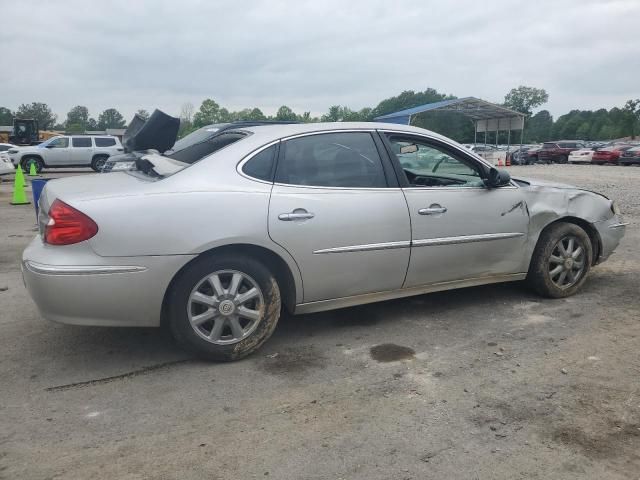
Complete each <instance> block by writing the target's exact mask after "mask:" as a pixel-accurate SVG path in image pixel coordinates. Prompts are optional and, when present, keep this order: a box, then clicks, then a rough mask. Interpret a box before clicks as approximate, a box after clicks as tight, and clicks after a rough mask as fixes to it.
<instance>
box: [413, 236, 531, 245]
mask: <svg viewBox="0 0 640 480" xmlns="http://www.w3.org/2000/svg"><path fill="white" fill-rule="evenodd" d="M523 236H524V233H516V232H514V233H485V234H482V235H461V236H458V237H441V238H425V239H423V240H414V241H413V242H411V246H412V247H430V246H433V245H456V244H458V243H474V242H488V241H491V240H503V239H506V238H516V237H523Z"/></svg>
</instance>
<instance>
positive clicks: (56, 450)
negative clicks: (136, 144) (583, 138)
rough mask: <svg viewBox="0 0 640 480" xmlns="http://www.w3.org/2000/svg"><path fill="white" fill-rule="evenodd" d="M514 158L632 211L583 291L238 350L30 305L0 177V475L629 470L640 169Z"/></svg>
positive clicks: (25, 210) (376, 322)
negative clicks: (195, 352) (182, 343)
mask: <svg viewBox="0 0 640 480" xmlns="http://www.w3.org/2000/svg"><path fill="white" fill-rule="evenodd" d="M510 171H511V173H512V175H514V176H522V177H527V176H529V177H537V178H542V179H549V180H554V181H562V182H566V183H573V184H577V185H580V186H585V187H591V188H593V189H597V190H599V191H601V192H603V193H605V194H607V195H609V196H610V197H612V198H615V199H617V200H618V201H619V203H620V206H621V209H622V211H623V213H624V214H625V216H626V219H627V221H629V222H631V225H630V226H629V227H628V228H627V234H626V237H625V238H624V240H623V242H622V244H621V245H620V246H619V248H618V250H617V252H616V253H615V254H614V255H613V256H612V257H611V258H610V259H609V260H608V261H607V262H606V263H604V264H602V265H600V266H598V267H596V268H595V269H594V270H593V271H592V272H591V275H590V278H589V280H588V281H587V283H586V285H585V287H584V289H583V291H582V292H581V293H580V294H578V295H577V296H574V297H571V298H568V299H564V300H546V299H542V298H539V297H537V296H536V295H534V294H533V293H531V292H529V291H528V290H527V289H526V288H524V287H523V286H522V285H520V284H503V285H491V286H486V287H479V288H469V289H464V290H457V291H451V292H444V293H437V294H431V295H424V296H419V297H413V298H408V299H403V300H397V301H390V302H386V303H380V304H373V305H367V306H362V307H356V308H350V309H344V310H339V311H334V312H327V313H322V314H315V315H305V316H302V317H287V318H284V319H282V321H281V324H280V325H279V328H278V329H277V331H276V333H275V335H274V336H273V338H272V339H271V340H270V341H269V342H268V343H267V344H266V345H265V346H264V347H263V348H262V349H261V350H260V351H259V352H258V353H257V354H255V355H253V356H251V357H250V358H247V359H245V360H243V361H240V362H237V363H232V364H208V363H204V362H201V361H196V360H193V359H192V358H190V357H189V356H188V355H186V354H184V353H183V352H181V351H180V350H178V349H177V348H176V347H175V346H174V345H173V343H172V342H171V340H170V339H169V338H168V337H167V336H166V335H165V334H163V333H162V332H161V331H160V330H157V329H107V328H85V327H71V326H65V325H57V324H53V323H49V322H47V321H44V320H42V319H41V318H40V316H39V314H38V311H37V310H36V308H35V306H34V304H33V302H32V301H31V300H30V298H29V297H28V295H27V292H26V291H25V289H24V287H23V285H22V280H21V276H20V269H19V257H20V254H21V251H22V249H23V248H24V247H25V245H26V244H27V243H28V242H29V241H30V239H31V238H32V237H33V235H34V234H35V233H34V222H35V216H34V213H33V207H32V206H20V207H14V206H10V205H9V204H8V203H9V196H10V191H11V190H10V184H7V183H5V184H3V185H0V242H1V243H0V246H1V248H0V478H2V479H12V480H13V479H23V478H25V479H54V478H55V479H68V478H70V479H88V478H118V479H131V480H133V479H181V480H182V479H184V480H190V479H203V478H207V479H250V478H276V479H327V478H330V479H341V478H342V479H367V480H369V479H449V478H451V479H518V478H539V479H556V478H562V479H573V478H575V479H578V478H579V479H585V478H589V479H604V478H607V479H629V478H632V479H638V478H640V323H639V320H640V289H639V287H640V252H639V250H638V248H637V245H638V244H639V243H640V234H639V233H638V226H639V224H640V189H639V188H638V185H640V168H624V167H592V166H589V165H586V166H573V165H551V166H531V167H511V170H510ZM105 294H107V292H105Z"/></svg>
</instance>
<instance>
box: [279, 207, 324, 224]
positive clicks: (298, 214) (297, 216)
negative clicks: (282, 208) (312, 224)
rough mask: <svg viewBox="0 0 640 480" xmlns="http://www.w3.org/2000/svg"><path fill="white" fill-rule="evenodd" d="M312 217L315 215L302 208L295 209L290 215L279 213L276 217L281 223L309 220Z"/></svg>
mask: <svg viewBox="0 0 640 480" xmlns="http://www.w3.org/2000/svg"><path fill="white" fill-rule="evenodd" d="M313 217H315V215H314V214H313V213H311V212H307V211H306V210H305V209H304V208H296V209H295V210H294V211H293V212H291V213H281V214H280V215H278V220H282V221H283V222H293V221H296V220H309V219H310V218H313Z"/></svg>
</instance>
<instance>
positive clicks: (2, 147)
mask: <svg viewBox="0 0 640 480" xmlns="http://www.w3.org/2000/svg"><path fill="white" fill-rule="evenodd" d="M10 148H11V147H10V146H8V145H0V152H6V151H7V150H9V149H10Z"/></svg>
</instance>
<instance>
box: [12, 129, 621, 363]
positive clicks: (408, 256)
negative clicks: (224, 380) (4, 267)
mask: <svg viewBox="0 0 640 480" xmlns="http://www.w3.org/2000/svg"><path fill="white" fill-rule="evenodd" d="M167 135H168V134H167ZM167 135H165V137H166V136H167ZM173 135H174V136H173V138H172V141H170V142H169V143H170V144H173V141H174V140H175V134H173ZM224 135H226V137H225V141H224V142H223V143H224V145H223V146H222V147H221V148H214V149H211V150H207V149H203V151H207V152H208V153H207V154H205V155H204V157H203V158H202V159H200V160H199V161H196V162H193V163H185V162H181V161H179V160H177V159H174V158H167V157H165V156H163V155H160V154H159V153H157V152H154V151H153V150H149V148H152V147H153V144H154V142H153V141H151V142H146V144H145V148H147V151H146V152H142V153H141V152H138V153H137V154H136V155H134V157H135V158H134V160H133V161H134V164H135V167H136V168H135V169H134V170H131V171H121V172H113V173H108V174H96V175H92V176H83V177H82V178H65V179H59V180H52V181H50V182H48V183H47V186H46V188H45V190H44V192H43V195H42V197H41V200H40V235H39V236H38V237H37V238H35V239H34V240H33V242H32V243H31V244H30V245H29V246H28V247H27V249H26V250H25V251H24V254H23V275H24V279H25V283H26V286H27V288H28V290H29V292H30V294H31V296H32V297H33V299H34V300H35V302H36V304H37V305H38V307H39V309H40V311H41V313H42V315H43V317H45V318H47V319H50V320H53V321H57V322H63V323H71V324H82V325H106V326H150V327H151V326H160V325H166V326H167V327H168V328H169V329H170V330H171V332H172V333H173V336H174V337H175V338H176V340H177V341H178V343H180V344H181V345H182V346H184V347H186V348H187V349H189V350H191V351H193V352H195V353H197V354H199V355H201V356H204V357H206V358H209V359H214V360H234V359H238V358H242V357H244V356H246V355H248V354H249V353H251V352H253V351H255V350H256V349H258V348H259V347H260V345H262V343H264V342H265V341H266V340H267V339H268V338H269V336H270V335H271V334H272V333H273V331H274V329H275V327H276V324H277V323H278V319H279V317H280V314H281V311H282V310H283V309H286V310H288V311H289V312H291V313H293V314H301V313H310V312H318V311H323V310H331V309H336V308H342V307H349V306H353V305H360V304H365V303H370V302H377V301H381V300H387V299H392V298H399V297H406V296H410V295H419V294H424V293H427V292H434V291H439V290H447V289H453V288H460V287H469V286H474V285H482V284H489V283H497V282H507V281H518V280H526V281H527V282H528V283H529V284H530V285H531V287H532V288H533V289H534V290H535V291H537V292H538V293H539V294H541V295H543V296H546V297H552V298H560V297H566V296H569V295H573V294H574V293H576V292H577V291H578V290H579V289H580V287H581V286H582V285H583V283H584V282H585V280H586V278H587V275H588V273H589V270H590V269H591V268H592V267H593V266H594V265H596V264H598V263H599V262H602V261H604V260H606V258H607V257H608V256H609V255H610V254H611V253H612V252H613V250H614V249H615V248H616V246H617V245H618V243H619V241H620V239H621V238H622V236H623V234H624V231H625V223H624V222H623V220H622V218H621V216H620V214H619V212H618V210H617V207H616V205H615V203H614V202H613V201H611V200H609V199H607V198H606V197H604V196H602V195H600V194H597V193H594V192H590V191H586V190H583V189H580V188H577V187H571V186H566V185H556V184H548V183H542V182H536V181H532V180H520V179H512V178H510V176H509V174H508V173H507V172H504V171H498V170H496V169H495V168H494V167H493V166H492V165H490V164H488V163H487V162H485V161H484V160H483V159H482V158H480V157H478V156H477V155H475V154H474V153H472V152H470V151H469V150H467V149H465V148H464V147H462V146H460V145H458V144H457V143H455V142H453V141H451V140H449V139H447V138H445V137H442V136H440V135H437V134H435V133H433V132H430V131H427V130H423V129H420V128H415V127H410V126H404V125H395V124H383V123H319V124H291V125H265V126H238V128H232V129H228V130H226V131H225V132H224ZM164 140H165V141H166V138H164ZM227 140H228V141H227ZM217 141H218V142H220V139H219V138H218V140H217ZM142 143H143V144H144V143H145V142H142ZM218 145H219V144H218ZM162 146H163V147H166V146H167V145H166V144H163V145H162ZM156 150H157V151H163V150H161V149H160V148H158V149H156ZM425 315H427V313H425Z"/></svg>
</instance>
